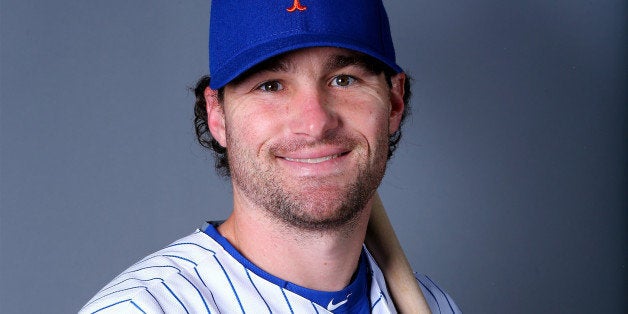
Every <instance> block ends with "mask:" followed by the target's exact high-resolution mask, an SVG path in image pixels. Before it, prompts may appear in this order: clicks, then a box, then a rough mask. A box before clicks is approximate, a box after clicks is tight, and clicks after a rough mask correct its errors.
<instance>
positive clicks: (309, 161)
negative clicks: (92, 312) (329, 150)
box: [283, 154, 345, 164]
mask: <svg viewBox="0 0 628 314" xmlns="http://www.w3.org/2000/svg"><path fill="white" fill-rule="evenodd" d="M342 155H345V154H335V155H330V156H325V157H319V158H289V157H283V159H285V160H287V161H292V162H302V163H306V164H318V163H321V162H325V161H328V160H332V159H334V158H338V157H340V156H342Z"/></svg>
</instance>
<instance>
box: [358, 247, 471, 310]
mask: <svg viewBox="0 0 628 314" xmlns="http://www.w3.org/2000/svg"><path fill="white" fill-rule="evenodd" d="M364 249H365V250H366V253H367V256H368V258H369V264H370V267H371V270H372V272H373V278H374V280H373V282H374V283H376V284H377V285H379V287H380V289H382V293H384V295H385V296H386V297H387V298H388V296H389V293H388V289H387V287H386V281H385V279H384V275H383V273H382V271H381V269H380V268H379V265H377V262H376V261H375V259H374V258H373V257H372V256H371V254H370V253H369V252H368V250H367V249H366V247H365V248H364ZM414 276H415V278H416V279H417V281H418V283H419V286H420V287H421V291H422V292H423V296H424V297H425V301H427V304H428V305H429V307H430V310H431V311H432V313H434V314H437V313H439V314H440V313H442V314H445V313H447V314H449V313H453V314H458V313H462V311H460V309H459V308H458V306H457V305H456V303H455V302H454V300H453V299H452V298H451V297H450V296H449V294H447V292H445V290H444V289H442V288H441V287H439V286H438V285H437V284H436V283H435V282H434V281H433V280H432V279H431V278H429V277H428V276H425V275H422V274H418V273H416V272H415V273H414Z"/></svg>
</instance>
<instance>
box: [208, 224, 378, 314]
mask: <svg viewBox="0 0 628 314" xmlns="http://www.w3.org/2000/svg"><path fill="white" fill-rule="evenodd" d="M220 223H221V222H209V223H208V224H207V226H206V227H205V226H203V228H202V230H203V231H204V232H205V234H207V235H208V236H210V237H211V238H212V239H214V240H215V241H216V242H218V244H220V245H221V246H222V247H223V248H224V249H225V251H227V252H228V253H229V254H230V255H231V256H232V257H233V258H235V259H236V260H237V261H238V262H239V263H240V264H242V265H243V266H244V267H245V268H246V269H248V270H249V271H251V272H253V273H254V274H256V275H258V276H260V277H262V278H264V279H265V280H267V281H270V282H272V283H273V284H276V285H277V286H280V287H282V288H283V289H286V290H289V291H291V292H294V293H296V294H298V295H300V296H302V297H304V298H306V299H308V300H310V301H311V302H313V303H316V304H318V305H320V306H322V307H323V308H326V309H327V310H328V311H330V312H333V313H369V312H370V300H369V290H370V284H371V283H370V279H371V277H370V274H369V273H370V271H369V265H368V258H367V257H366V253H365V251H364V250H362V254H361V255H360V262H359V264H358V270H357V272H356V276H355V278H354V279H353V280H352V281H351V283H350V284H349V285H348V286H347V287H346V288H344V289H342V290H340V291H335V292H327V291H318V290H313V289H308V288H305V287H302V286H299V285H297V284H294V283H291V282H289V281H285V280H283V279H281V278H278V277H275V276H273V275H271V274H269V273H267V272H266V271H264V270H262V269H261V268H259V267H257V266H256V265H255V264H253V263H252V262H251V261H249V260H248V259H246V258H245V257H244V256H243V255H242V254H240V252H238V250H236V248H235V247H234V246H233V245H231V243H229V241H228V240H227V239H226V238H225V237H223V236H222V235H221V234H220V233H218V230H216V227H217V226H219V225H220Z"/></svg>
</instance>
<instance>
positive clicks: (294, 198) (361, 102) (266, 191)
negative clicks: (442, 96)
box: [209, 48, 405, 230]
mask: <svg viewBox="0 0 628 314" xmlns="http://www.w3.org/2000/svg"><path fill="white" fill-rule="evenodd" d="M362 61H363V59H361V58H360V57H359V55H358V54H356V53H353V52H351V51H349V50H345V49H339V48H307V49H302V50H298V51H296V52H292V53H289V54H286V55H284V56H282V57H281V58H279V59H277V60H274V61H273V62H271V63H268V64H267V66H265V67H262V68H261V70H259V71H255V72H254V73H252V74H250V75H247V76H246V77H244V79H242V80H238V81H237V82H235V83H231V84H229V85H227V86H226V87H225V91H224V101H223V103H222V107H220V108H218V110H217V111H211V110H210V111H209V112H210V117H209V118H210V129H211V131H212V134H213V135H214V137H215V138H216V139H217V140H218V141H219V142H220V143H221V144H222V145H223V146H226V148H227V151H228V155H229V164H230V170H231V176H232V181H233V188H234V197H235V198H236V201H238V200H237V198H238V197H241V198H242V200H241V201H244V202H246V203H247V204H249V205H253V207H257V208H258V209H260V210H265V211H266V212H268V213H271V214H272V215H273V216H275V217H277V218H279V219H281V220H283V221H284V222H287V223H289V224H290V225H293V226H296V227H299V228H305V229H311V230H322V229H328V228H334V227H337V226H340V225H343V224H346V223H348V222H350V221H352V218H354V217H355V216H356V215H357V213H359V212H360V211H361V210H363V209H364V207H365V206H366V204H367V202H368V201H369V200H370V197H371V196H372V194H373V192H374V191H375V190H376V189H377V186H378V185H379V183H380V181H381V179H382V177H383V175H384V171H385V168H386V160H387V154H388V136H389V134H391V133H392V132H394V131H396V130H397V128H398V127H399V121H400V118H401V114H402V111H403V100H402V97H403V80H404V78H405V76H404V75H403V74H399V75H397V76H394V77H393V78H392V82H393V84H392V85H393V87H392V88H391V87H390V86H389V85H388V83H387V82H386V79H385V76H384V74H383V73H379V74H376V73H373V72H371V71H369V70H368V67H367V66H366V65H365V64H363V62H362ZM212 112H213V115H212Z"/></svg>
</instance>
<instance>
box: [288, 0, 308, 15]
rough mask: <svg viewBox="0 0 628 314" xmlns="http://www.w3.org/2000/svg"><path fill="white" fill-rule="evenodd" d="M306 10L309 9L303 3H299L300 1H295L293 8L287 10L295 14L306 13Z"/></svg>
mask: <svg viewBox="0 0 628 314" xmlns="http://www.w3.org/2000/svg"><path fill="white" fill-rule="evenodd" d="M305 9H307V7H306V6H304V5H301V3H299V0H294V3H293V4H292V7H291V8H288V9H286V10H287V11H288V12H294V11H296V10H299V11H305Z"/></svg>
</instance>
